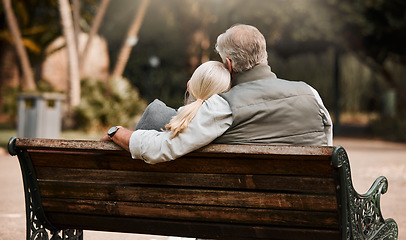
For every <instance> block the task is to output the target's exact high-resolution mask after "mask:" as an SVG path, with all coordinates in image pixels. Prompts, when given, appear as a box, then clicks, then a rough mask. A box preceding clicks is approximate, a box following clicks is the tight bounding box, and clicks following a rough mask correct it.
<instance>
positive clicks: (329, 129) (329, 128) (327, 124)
mask: <svg viewBox="0 0 406 240" xmlns="http://www.w3.org/2000/svg"><path fill="white" fill-rule="evenodd" d="M309 87H310V89H311V90H312V92H313V94H314V96H315V98H316V100H317V104H318V105H319V108H320V111H321V112H322V114H323V123H324V133H325V134H326V137H327V145H328V146H333V121H332V120H331V117H330V114H329V112H328V110H327V108H326V107H325V106H324V103H323V100H322V99H321V97H320V95H319V93H318V92H317V91H316V89H314V88H313V87H311V86H309Z"/></svg>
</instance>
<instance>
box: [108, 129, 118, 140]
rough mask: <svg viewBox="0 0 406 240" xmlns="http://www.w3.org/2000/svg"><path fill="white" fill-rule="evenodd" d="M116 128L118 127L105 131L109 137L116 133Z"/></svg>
mask: <svg viewBox="0 0 406 240" xmlns="http://www.w3.org/2000/svg"><path fill="white" fill-rule="evenodd" d="M118 129H120V128H119V127H117V126H114V127H112V128H110V129H109V131H108V132H107V135H108V136H109V138H112V137H113V136H114V134H116V132H117V131H118Z"/></svg>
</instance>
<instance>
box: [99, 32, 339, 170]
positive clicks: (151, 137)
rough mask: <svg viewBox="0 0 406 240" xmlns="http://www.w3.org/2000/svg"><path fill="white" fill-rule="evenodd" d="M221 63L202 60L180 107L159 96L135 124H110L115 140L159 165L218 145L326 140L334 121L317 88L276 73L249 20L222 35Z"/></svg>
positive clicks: (107, 137)
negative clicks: (163, 100) (134, 125)
mask: <svg viewBox="0 0 406 240" xmlns="http://www.w3.org/2000/svg"><path fill="white" fill-rule="evenodd" d="M216 50H217V52H218V53H219V55H220V57H221V59H222V61H223V63H220V62H217V61H209V62H206V63H203V64H202V65H200V66H199V67H198V68H197V69H196V70H195V72H194V73H193V75H192V77H191V78H190V80H189V81H188V84H187V91H188V93H189V97H188V99H186V105H185V106H183V107H181V108H179V109H178V110H177V111H176V110H174V109H171V108H169V107H166V106H165V104H163V103H162V102H159V101H158V100H155V101H154V102H152V103H151V104H150V105H149V106H148V107H147V109H146V111H145V113H144V115H143V116H142V117H141V119H140V122H139V123H138V125H137V128H136V130H135V131H134V130H130V129H127V128H123V127H117V126H116V127H112V128H111V129H110V130H109V131H108V133H106V134H105V135H104V136H103V137H102V138H101V140H102V141H104V140H111V141H114V142H115V143H117V144H118V145H120V146H121V147H123V148H124V149H126V150H127V151H129V152H130V153H131V155H132V157H133V158H135V159H143V160H144V161H145V162H147V163H150V164H155V163H159V162H166V161H170V160H173V159H176V158H178V157H181V156H183V155H185V154H187V153H189V152H192V151H194V150H196V149H199V148H201V147H203V146H206V145H208V144H209V143H211V142H214V143H227V144H273V145H329V146H331V145H332V144H333V143H332V142H333V135H332V121H331V118H330V115H329V113H328V111H327V109H326V108H325V106H324V104H323V101H322V100H321V98H320V96H319V94H318V92H317V91H316V90H315V89H314V88H312V87H311V86H309V85H308V84H306V83H304V82H296V81H287V80H282V79H278V78H277V77H276V75H275V74H274V73H273V72H272V71H271V68H270V66H269V65H268V54H267V51H266V41H265V38H264V36H263V35H262V34H261V32H259V30H258V29H257V28H255V27H253V26H250V25H242V24H241V25H235V26H233V27H231V28H229V29H228V30H227V31H226V32H224V33H222V34H221V35H219V36H218V38H217V43H216Z"/></svg>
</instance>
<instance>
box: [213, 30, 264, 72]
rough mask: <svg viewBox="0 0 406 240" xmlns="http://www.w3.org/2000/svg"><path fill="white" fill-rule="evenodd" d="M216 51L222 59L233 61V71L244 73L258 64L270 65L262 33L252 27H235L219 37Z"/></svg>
mask: <svg viewBox="0 0 406 240" xmlns="http://www.w3.org/2000/svg"><path fill="white" fill-rule="evenodd" d="M216 50H217V52H218V53H219V54H220V57H221V59H222V60H223V62H225V59H226V58H229V59H230V60H231V64H232V65H231V66H232V68H233V71H234V72H236V73H238V72H243V71H246V70H249V69H251V68H253V67H254V66H256V65H258V64H268V53H267V51H266V41H265V37H264V36H263V35H262V33H261V32H260V31H259V30H258V29H257V28H256V27H253V26H250V25H244V24H239V25H234V26H232V27H231V28H229V29H227V31H226V32H224V33H222V34H220V35H219V36H218V37H217V43H216Z"/></svg>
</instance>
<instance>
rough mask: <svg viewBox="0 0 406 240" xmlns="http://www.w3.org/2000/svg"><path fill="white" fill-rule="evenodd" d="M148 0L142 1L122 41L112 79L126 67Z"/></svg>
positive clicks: (120, 74) (118, 75)
mask: <svg viewBox="0 0 406 240" xmlns="http://www.w3.org/2000/svg"><path fill="white" fill-rule="evenodd" d="M149 2H150V0H142V1H141V4H140V6H139V7H138V12H137V14H136V15H135V17H134V20H133V22H132V24H131V26H130V28H129V29H128V32H127V36H126V38H125V39H124V42H123V45H122V47H121V50H120V53H119V55H118V57H117V62H116V65H115V67H114V70H113V74H112V76H111V77H112V78H117V77H121V76H122V74H123V72H124V68H125V66H126V65H127V62H128V58H129V57H130V53H131V49H132V47H133V46H134V45H135V44H136V43H137V41H138V32H139V30H140V28H141V25H142V21H143V20H144V16H145V13H146V11H147V8H148V5H149Z"/></svg>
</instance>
